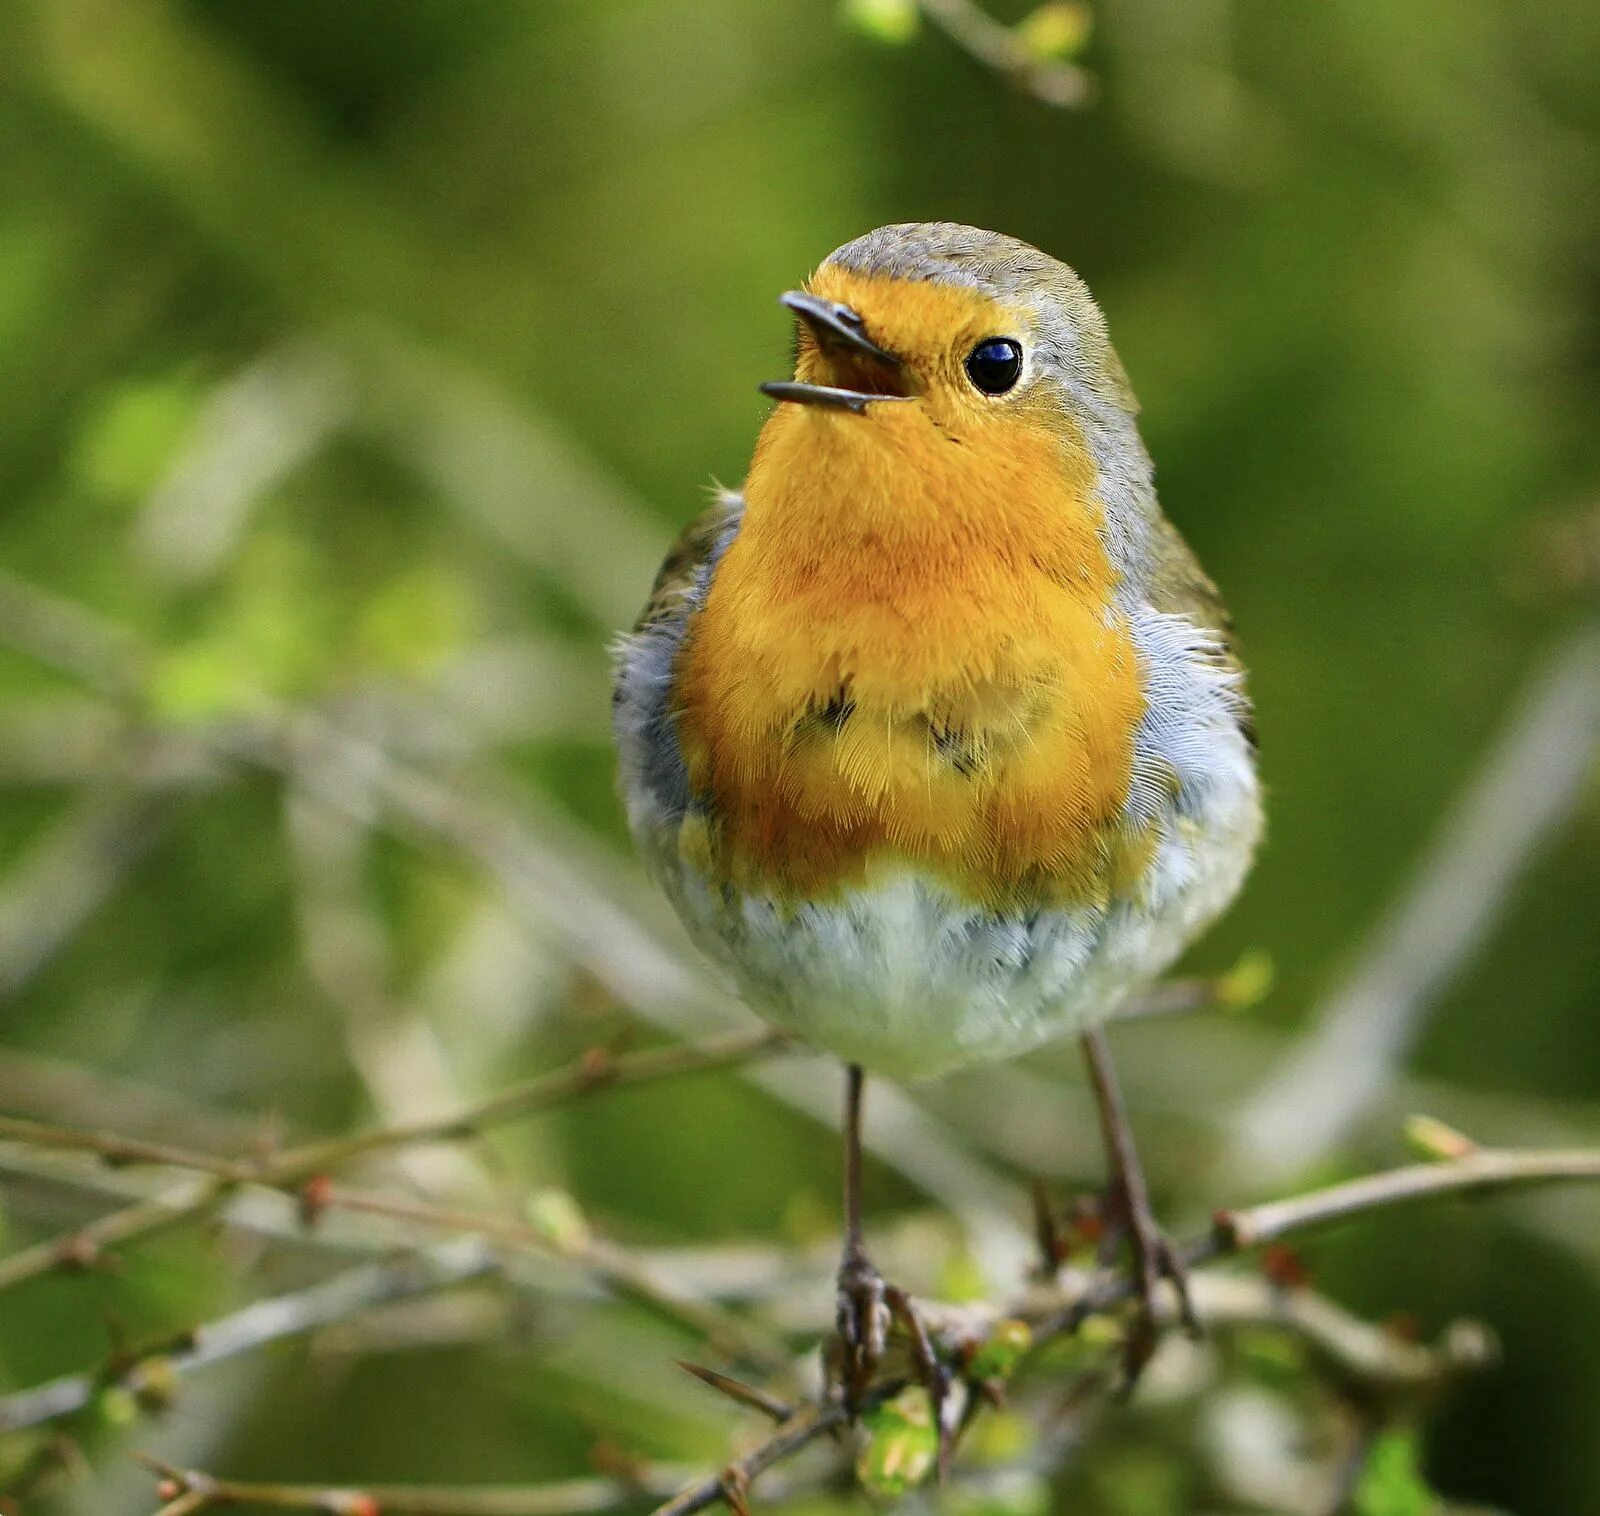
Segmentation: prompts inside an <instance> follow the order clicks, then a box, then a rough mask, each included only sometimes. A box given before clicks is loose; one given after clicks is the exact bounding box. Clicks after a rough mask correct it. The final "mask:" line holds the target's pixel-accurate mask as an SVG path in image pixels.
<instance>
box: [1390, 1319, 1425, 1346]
mask: <svg viewBox="0 0 1600 1516" xmlns="http://www.w3.org/2000/svg"><path fill="white" fill-rule="evenodd" d="M1383 1329H1384V1331H1385V1332H1387V1333H1388V1334H1389V1336H1391V1337H1393V1338H1394V1339H1395V1340H1396V1341H1397V1342H1409V1343H1418V1342H1421V1341H1422V1323H1421V1322H1420V1321H1418V1320H1417V1318H1416V1317H1415V1316H1413V1315H1412V1314H1411V1313H1410V1312H1409V1311H1396V1312H1395V1313H1394V1314H1392V1315H1390V1316H1388V1317H1386V1318H1385V1319H1384V1323H1383Z"/></svg>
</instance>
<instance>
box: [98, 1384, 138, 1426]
mask: <svg viewBox="0 0 1600 1516" xmlns="http://www.w3.org/2000/svg"><path fill="white" fill-rule="evenodd" d="M94 1413H95V1416H96V1418H97V1419H98V1420H99V1421H100V1423H101V1424H102V1425H103V1426H108V1427H117V1428H119V1429H120V1428H122V1427H131V1426H132V1425H133V1424H134V1423H135V1422H136V1421H138V1419H139V1401H138V1399H137V1397H136V1396H135V1395H134V1394H133V1392H132V1391H131V1390H127V1389H124V1388H123V1387H122V1386H121V1385H120V1384H108V1385H107V1386H106V1387H105V1389H103V1390H101V1391H100V1393H99V1394H98V1395H96V1396H95V1399H94Z"/></svg>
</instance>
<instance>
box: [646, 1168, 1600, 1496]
mask: <svg viewBox="0 0 1600 1516" xmlns="http://www.w3.org/2000/svg"><path fill="white" fill-rule="evenodd" d="M1574 1179H1589V1180H1593V1179H1600V1151H1575V1152H1552V1153H1493V1152H1475V1153H1472V1154H1469V1155H1468V1156H1467V1157H1465V1158H1461V1159H1457V1160H1454V1161H1452V1162H1445V1163H1435V1164H1413V1165H1409V1166H1407V1167H1404V1168H1399V1169H1392V1170H1390V1171H1388V1172H1386V1173H1380V1174H1373V1175H1369V1176H1367V1177H1365V1178H1362V1179H1355V1180H1351V1181H1349V1182H1348V1183H1345V1184H1336V1185H1331V1186H1329V1187H1328V1188H1326V1189H1322V1190H1315V1191H1312V1192H1311V1193H1310V1194H1307V1195H1302V1196H1298V1197H1296V1198H1294V1199H1292V1200H1285V1201H1276V1202H1271V1203H1268V1204H1266V1205H1261V1206H1254V1207H1250V1208H1247V1209H1244V1210H1235V1211H1224V1212H1221V1213H1219V1215H1218V1216H1217V1219H1216V1224H1215V1225H1214V1226H1213V1228H1212V1230H1211V1231H1210V1232H1209V1233H1207V1234H1206V1235H1205V1236H1203V1237H1197V1238H1195V1239H1194V1240H1193V1241H1191V1242H1190V1243H1188V1244H1187V1245H1186V1246H1185V1247H1184V1248H1183V1249H1182V1254H1183V1257H1184V1259H1185V1261H1186V1262H1187V1263H1188V1264H1189V1265H1190V1266H1191V1267H1198V1266H1200V1265H1203V1264H1207V1263H1212V1262H1215V1261H1216V1260H1218V1259H1220V1258H1223V1257H1226V1256H1229V1255H1232V1254H1236V1253H1240V1252H1244V1251H1247V1250H1250V1249H1253V1248H1257V1247H1261V1246H1264V1245H1266V1244H1267V1243H1270V1242H1275V1241H1278V1240H1281V1239H1282V1238H1284V1237H1286V1236H1288V1235H1290V1234H1291V1233H1300V1232H1303V1231H1308V1230H1310V1229H1312V1228H1315V1227H1321V1226H1327V1225H1330V1224H1332V1223H1334V1222H1338V1221H1343V1220H1347V1219H1349V1218H1350V1217H1352V1216H1356V1215H1359V1214H1361V1213H1364V1212H1367V1211H1371V1210H1377V1209H1381V1208H1385V1207H1388V1206H1393V1205H1399V1204H1404V1203H1406V1202H1410V1201H1416V1200H1420V1199H1423V1198H1426V1197H1429V1196H1435V1195H1445V1194H1467V1193H1471V1192H1474V1191H1480V1190H1488V1189H1503V1188H1508V1187H1511V1186H1520V1185H1526V1184H1536V1183H1555V1182H1560V1181H1563V1180H1574ZM1238 1283H1240V1282H1239V1281H1235V1280H1231V1279H1228V1280H1213V1279H1210V1278H1205V1279H1198V1280H1196V1281H1194V1284H1195V1286H1196V1307H1197V1310H1198V1312H1199V1316H1200V1319H1201V1321H1202V1322H1203V1323H1208V1324H1210V1325H1212V1326H1220V1325H1223V1324H1236V1323H1237V1322H1238V1321H1240V1320H1265V1321H1269V1322H1273V1323H1275V1324H1277V1325H1280V1326H1283V1327H1286V1328H1288V1329H1290V1330H1294V1331H1297V1332H1299V1333H1300V1334H1302V1335H1304V1336H1306V1337H1307V1338H1308V1339H1309V1340H1311V1341H1312V1343H1313V1344H1314V1345H1315V1346H1316V1347H1318V1348H1319V1349H1320V1350H1322V1351H1323V1352H1324V1353H1326V1354H1328V1355H1329V1356H1330V1357H1332V1358H1334V1359H1335V1360H1336V1361H1337V1362H1339V1363H1340V1364H1341V1365H1342V1366H1343V1367H1344V1368H1345V1369H1347V1370H1356V1369H1359V1370H1360V1371H1361V1377H1366V1378H1369V1379H1371V1380H1373V1381H1377V1382H1388V1383H1391V1384H1413V1385H1422V1384H1427V1383H1436V1382H1438V1381H1440V1380H1441V1379H1445V1378H1448V1377H1451V1376H1453V1375H1456V1374H1460V1373H1463V1372H1465V1371H1468V1370H1470V1369H1473V1368H1476V1367H1479V1366H1481V1365H1482V1364H1483V1363H1484V1362H1485V1361H1486V1360H1487V1359H1488V1358H1489V1357H1490V1356H1491V1355H1492V1352H1493V1348H1492V1345H1491V1343H1490V1340H1489V1339H1488V1337H1487V1334H1485V1333H1484V1332H1483V1331H1482V1329H1480V1328H1474V1327H1471V1326H1467V1325H1461V1326H1458V1327H1456V1328H1455V1329H1453V1330H1452V1331H1451V1332H1449V1333H1447V1334H1446V1337H1445V1340H1444V1342H1443V1343H1441V1344H1440V1346H1439V1347H1437V1348H1434V1349H1423V1348H1418V1347H1416V1346H1415V1345H1412V1344H1399V1343H1394V1344H1389V1345H1387V1346H1386V1345H1385V1344H1384V1342H1383V1339H1382V1337H1381V1336H1380V1335H1379V1334H1378V1333H1376V1332H1373V1330H1372V1329H1371V1328H1366V1327H1364V1326H1363V1325H1362V1324H1361V1323H1356V1322H1352V1321H1351V1320H1350V1318H1348V1317H1345V1316H1344V1315H1343V1313H1342V1312H1339V1311H1338V1309H1337V1308H1336V1307H1333V1306H1331V1305H1330V1304H1329V1303H1327V1302H1324V1301H1322V1300H1320V1299H1319V1298H1318V1297H1316V1296H1314V1295H1311V1294H1309V1293H1302V1292H1300V1291H1294V1292H1282V1293H1280V1292H1277V1291H1272V1292H1271V1293H1270V1294H1269V1295H1267V1296H1266V1297H1264V1298H1265V1299H1266V1301H1267V1302H1268V1304H1267V1308H1266V1309H1265V1310H1259V1306H1260V1302H1261V1300H1262V1299H1263V1297H1261V1296H1260V1295H1259V1293H1258V1294H1257V1298H1256V1301H1254V1302H1251V1303H1250V1305H1251V1306H1254V1307H1255V1308H1254V1309H1252V1308H1250V1307H1249V1306H1246V1303H1245V1302H1246V1300H1247V1299H1248V1295H1247V1294H1246V1295H1245V1296H1244V1297H1241V1295H1240V1294H1239V1293H1235V1294H1234V1295H1232V1296H1231V1297H1230V1296H1229V1295H1228V1294H1226V1293H1225V1291H1226V1290H1227V1288H1228V1287H1229V1286H1231V1285H1236V1284H1238ZM1245 1283H1246V1284H1247V1285H1248V1283H1249V1282H1245ZM1219 1284H1220V1285H1221V1286H1222V1290H1221V1291H1219V1290H1218V1289H1216V1288H1215V1287H1216V1286H1218V1285H1219ZM1256 1284H1257V1289H1258V1291H1259V1286H1260V1282H1259V1281H1258V1282H1256ZM1135 1289H1136V1282H1135V1280H1134V1278H1133V1276H1132V1274H1130V1273H1127V1272H1122V1273H1117V1274H1113V1275H1109V1276H1106V1277H1104V1278H1102V1279H1100V1280H1098V1281H1096V1282H1094V1283H1091V1284H1090V1285H1089V1286H1088V1287H1087V1288H1086V1289H1084V1290H1082V1291H1081V1292H1080V1293H1077V1294H1076V1295H1075V1296H1074V1297H1073V1298H1072V1299H1071V1300H1070V1301H1068V1302H1067V1303H1066V1304H1065V1305H1063V1304H1062V1303H1061V1301H1060V1300H1059V1298H1051V1297H1050V1296H1048V1295H1047V1296H1045V1297H1044V1298H1042V1299H1041V1298H1038V1297H1035V1298H1032V1299H1027V1300H1024V1301H1022V1302H1020V1303H1018V1304H1017V1306H1016V1308H1015V1309H1014V1310H1012V1311H1011V1312H1009V1313H1008V1317H1009V1319H1012V1320H1017V1321H1021V1322H1024V1323H1025V1324H1026V1325H1027V1326H1028V1327H1029V1328H1030V1329H1031V1332H1032V1338H1033V1344H1034V1347H1035V1348H1037V1347H1041V1346H1043V1345H1044V1344H1046V1343H1048V1342H1050V1341H1052V1340H1053V1339H1055V1338H1059V1337H1061V1336H1064V1335H1067V1334H1069V1333H1071V1332H1073V1331H1075V1330H1077V1328H1078V1327H1079V1326H1080V1325H1081V1324H1082V1323H1083V1321H1084V1320H1085V1319H1086V1318H1087V1317H1089V1316H1091V1315H1097V1314H1100V1313H1103V1312H1106V1311H1109V1310H1111V1309H1113V1308H1115V1307H1116V1306H1118V1305H1121V1304H1122V1303H1123V1302H1125V1301H1127V1300H1129V1299H1130V1298H1131V1297H1132V1296H1133V1294H1134V1292H1135ZM919 1311H920V1312H921V1314H922V1316H923V1318H924V1320H925V1322H926V1323H927V1324H928V1325H929V1328H930V1330H931V1331H932V1332H933V1334H934V1336H935V1338H936V1340H940V1346H941V1347H942V1348H944V1349H946V1350H949V1349H950V1348H952V1347H958V1346H960V1344H959V1342H957V1343H952V1342H950V1341H949V1340H948V1334H946V1333H943V1332H941V1330H940V1322H939V1311H938V1308H937V1307H932V1308H929V1307H926V1306H922V1305H921V1304H920V1303H919ZM998 1319H1002V1318H990V1317H986V1320H988V1321H989V1323H990V1324H991V1325H992V1324H993V1322H994V1321H996V1320H998ZM954 1320H955V1323H956V1331H957V1332H958V1333H963V1332H964V1333H971V1332H972V1330H973V1326H974V1320H973V1317H972V1315H971V1313H965V1312H957V1313H956V1314H955V1317H954ZM1165 1324H1170V1323H1165ZM904 1383H905V1382H904V1381H903V1380H902V1381H898V1382H891V1383H888V1384H884V1385H880V1386H878V1387H876V1388H875V1389H874V1391H873V1392H872V1395H871V1396H870V1397H869V1401H868V1403H869V1404H881V1403H882V1402H883V1401H884V1400H886V1399H888V1398H889V1397H890V1396H892V1395H894V1394H896V1393H897V1392H898V1391H899V1390H900V1389H902V1388H904ZM845 1420H846V1417H845V1412H844V1408H843V1406H842V1405H840V1404H839V1403H838V1402H836V1401H828V1402H824V1403H821V1404H818V1405H814V1406H808V1407H805V1408H803V1409H802V1410H799V1411H797V1412H796V1413H795V1414H794V1416H792V1417H791V1418H789V1419H788V1420H787V1421H785V1422H784V1423H783V1424H782V1425H781V1426H779V1427H778V1428H777V1430H776V1431H775V1432H773V1434H772V1435H771V1436H770V1437H769V1438H767V1440H766V1441H764V1442H762V1443H761V1444H759V1445H758V1446H757V1447H755V1448H754V1449H752V1450H751V1451H750V1452H749V1453H747V1454H745V1455H744V1456H743V1457H742V1458H740V1459H738V1460H737V1461H736V1462H734V1463H733V1464H732V1465H730V1466H729V1467H728V1468H726V1469H724V1470H721V1471H720V1472H718V1473H717V1474H715V1475H711V1476H709V1477H707V1478H704V1479H701V1480H699V1481H698V1482H696V1483H695V1484H692V1485H689V1486H688V1487H686V1488H685V1489H684V1490H683V1491H681V1492H680V1493H679V1494H678V1495H677V1496H676V1497H675V1498H674V1499H673V1500H671V1501H669V1502H667V1503H666V1504H665V1505H663V1506H660V1507H659V1508H658V1509H657V1512H656V1516H692V1513H693V1512H696V1511H703V1510H706V1509H708V1508H709V1507H711V1506H713V1505H716V1504H717V1503H718V1502H720V1501H722V1500H724V1499H725V1498H726V1497H727V1494H728V1491H729V1489H730V1488H734V1489H738V1490H743V1489H744V1488H746V1487H747V1486H748V1485H749V1483H750V1481H751V1480H753V1479H755V1478H756V1477H757V1476H758V1475H759V1474H761V1473H762V1472H763V1471H765V1470H766V1469H769V1468H771V1467H772V1466H773V1465H774V1464H776V1463H780V1462H782V1461H783V1460H785V1459H787V1458H790V1457H792V1456H794V1455H795V1454H796V1453H798V1452H800V1451H801V1450H802V1449H804V1448H805V1447H807V1446H809V1445H810V1444H811V1443H813V1442H815V1441H816V1440H817V1439H818V1438H819V1437H821V1436H823V1435H824V1434H826V1433H828V1432H831V1431H834V1430H836V1429H837V1428H838V1427H840V1426H842V1425H843V1424H844V1422H845Z"/></svg>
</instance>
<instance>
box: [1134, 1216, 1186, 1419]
mask: <svg viewBox="0 0 1600 1516" xmlns="http://www.w3.org/2000/svg"><path fill="white" fill-rule="evenodd" d="M1124 1211H1125V1216H1126V1222H1125V1224H1126V1226H1127V1229H1128V1241H1129V1244H1130V1246H1131V1247H1132V1249H1133V1255H1134V1264H1135V1266H1136V1268H1137V1270H1138V1279H1139V1289H1138V1300H1139V1313H1138V1320H1137V1321H1136V1322H1135V1324H1134V1328H1133V1330H1132V1331H1131V1332H1130V1333H1129V1336H1128V1344H1127V1350H1126V1352H1125V1354H1124V1357H1123V1377H1122V1384H1121V1386H1120V1388H1119V1390H1118V1394H1119V1395H1120V1396H1121V1397H1122V1398H1124V1399H1126V1398H1127V1397H1128V1396H1129V1395H1131V1394H1132V1393H1133V1391H1134V1388H1135V1386H1136V1385H1137V1384H1138V1382H1139V1378H1140V1376H1141V1375H1142V1374H1143V1373H1144V1370H1145V1367H1146V1365H1147V1364H1148V1363H1149V1362H1150V1359H1151V1357H1152V1356H1153V1354H1154V1353H1155V1350H1156V1343H1157V1341H1158V1339H1159V1336H1160V1330H1159V1325H1160V1324H1159V1320H1158V1315H1157V1312H1158V1308H1159V1304H1160V1301H1159V1296H1160V1293H1161V1285H1162V1284H1163V1282H1165V1283H1168V1284H1170V1285H1171V1286H1172V1289H1173V1293H1174V1294H1175V1295H1176V1296H1177V1299H1178V1320H1179V1321H1180V1322H1181V1323H1182V1325H1183V1329H1184V1331H1185V1332H1187V1333H1188V1335H1189V1336H1190V1337H1192V1338H1196V1339H1198V1338H1199V1337H1200V1336H1201V1328H1200V1318H1199V1316H1198V1315H1197V1314H1196V1313H1195V1308H1194V1299H1193V1296H1192V1295H1191V1294H1190V1291H1189V1268H1188V1265H1187V1264H1186V1263H1185V1262H1184V1260H1183V1258H1182V1256H1181V1255H1180V1254H1179V1252H1178V1250H1177V1249H1176V1248H1175V1247H1174V1246H1173V1245H1172V1240H1171V1239H1170V1238H1169V1237H1168V1236H1167V1235H1166V1233H1164V1232H1163V1231H1162V1230H1161V1229H1160V1227H1159V1226H1157V1225H1156V1222H1155V1218H1154V1217H1153V1216H1151V1215H1150V1214H1149V1212H1148V1211H1146V1210H1142V1209H1141V1208H1140V1207H1137V1206H1133V1207H1128V1206H1125V1207H1124Z"/></svg>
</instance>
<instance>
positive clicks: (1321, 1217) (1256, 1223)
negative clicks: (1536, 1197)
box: [1217, 1148, 1600, 1251]
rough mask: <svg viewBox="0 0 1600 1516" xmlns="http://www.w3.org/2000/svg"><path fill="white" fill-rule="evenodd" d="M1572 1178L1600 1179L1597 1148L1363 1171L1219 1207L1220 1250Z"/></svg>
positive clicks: (1483, 1155)
mask: <svg viewBox="0 0 1600 1516" xmlns="http://www.w3.org/2000/svg"><path fill="white" fill-rule="evenodd" d="M1574 1179H1600V1150H1592V1149H1582V1148H1579V1149H1574V1150H1572V1151H1569V1152H1559V1151H1558V1152H1546V1153H1497V1152H1481V1151H1480V1152H1475V1153H1472V1154H1469V1155H1468V1156H1467V1157H1464V1158H1458V1159H1455V1160H1453V1161H1452V1162H1449V1163H1414V1164H1411V1165H1409V1166H1408V1167H1406V1168H1400V1169H1390V1170H1389V1171H1388V1172H1387V1173H1383V1174H1369V1175H1368V1176H1366V1177H1365V1178H1363V1179H1352V1180H1349V1181H1348V1182H1346V1183H1344V1184H1335V1185H1330V1186H1329V1187H1328V1188H1327V1189H1322V1190H1313V1191H1311V1193H1310V1194H1307V1195H1296V1196H1294V1197H1293V1198H1292V1199H1289V1200H1275V1201H1270V1202H1268V1203H1267V1204H1265V1205H1258V1206H1252V1207H1251V1208H1250V1209H1249V1210H1244V1211H1222V1212H1219V1213H1218V1216H1217V1228H1218V1231H1219V1233H1220V1234H1221V1236H1222V1238H1223V1239H1225V1241H1226V1247H1225V1248H1223V1249H1222V1251H1238V1250H1239V1249H1242V1248H1256V1247H1262V1246H1264V1245H1265V1244H1267V1243H1269V1242H1276V1241H1277V1240H1278V1239H1279V1238H1282V1237H1285V1236H1287V1235H1288V1234H1289V1233H1290V1232H1302V1231H1305V1230H1307V1229H1308V1228H1310V1227H1318V1226H1326V1225H1328V1224H1329V1223H1330V1222H1335V1221H1343V1220H1345V1219H1346V1218H1348V1217H1351V1216H1355V1215H1358V1214H1361V1213H1363V1212H1366V1211H1375V1210H1379V1209H1381V1208H1383V1207H1386V1206H1392V1205H1408V1204H1410V1203H1411V1202H1413V1201H1416V1200H1425V1199H1427V1198H1428V1197H1429V1196H1433V1195H1450V1194H1467V1193H1471V1192H1473V1191H1476V1190H1498V1189H1505V1188H1507V1187H1508V1186H1511V1185H1517V1186H1519V1187H1520V1186H1526V1185H1533V1184H1555V1183H1559V1182H1562V1181H1567V1180H1574Z"/></svg>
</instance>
